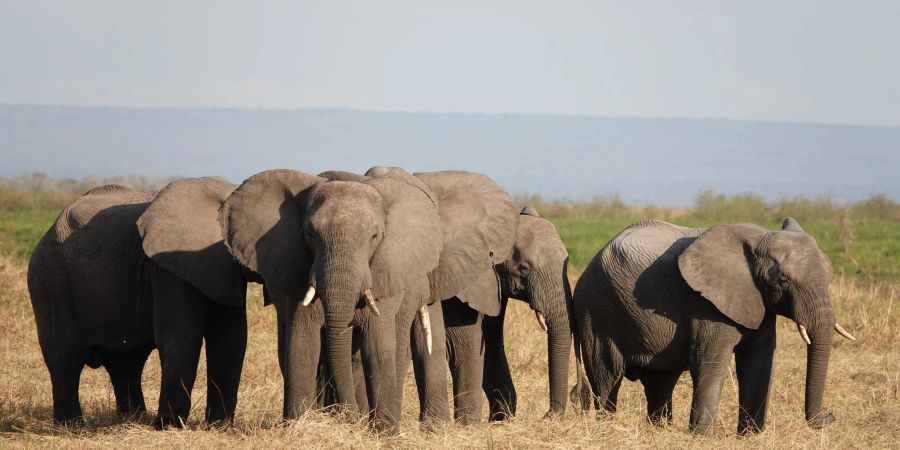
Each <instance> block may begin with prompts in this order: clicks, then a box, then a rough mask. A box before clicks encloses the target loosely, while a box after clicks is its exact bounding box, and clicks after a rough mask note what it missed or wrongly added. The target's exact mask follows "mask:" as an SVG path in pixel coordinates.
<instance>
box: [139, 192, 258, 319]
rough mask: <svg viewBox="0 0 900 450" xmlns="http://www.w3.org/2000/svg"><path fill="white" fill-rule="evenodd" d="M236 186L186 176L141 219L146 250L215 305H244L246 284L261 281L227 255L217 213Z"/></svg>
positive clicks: (159, 263) (152, 257)
mask: <svg viewBox="0 0 900 450" xmlns="http://www.w3.org/2000/svg"><path fill="white" fill-rule="evenodd" d="M236 187H237V185H235V184H232V183H229V182H227V181H225V180H224V179H222V178H218V177H203V178H182V179H179V180H176V181H173V182H171V183H169V184H168V185H167V186H166V187H165V188H164V189H162V190H161V191H160V192H159V194H157V196H156V198H155V199H154V200H153V202H151V203H150V205H149V206H148V207H147V209H146V210H145V211H144V212H143V214H141V216H140V217H139V218H138V220H137V226H138V231H139V232H140V234H141V237H142V239H143V241H142V245H143V248H144V252H145V253H146V254H147V256H149V257H150V259H152V260H153V261H154V262H155V263H156V264H158V265H159V266H160V267H162V268H164V269H166V270H168V271H169V272H172V273H173V274H175V275H177V276H178V277H179V278H181V279H183V280H185V281H187V282H188V283H190V284H191V285H193V286H194V287H196V288H197V289H199V290H200V291H201V292H203V293H204V294H206V296H208V297H209V298H211V299H213V300H214V301H216V302H219V303H222V304H225V305H229V306H237V307H243V306H244V304H245V302H246V282H247V281H261V280H259V278H258V277H257V276H256V275H255V274H253V273H251V272H250V271H248V270H246V269H245V268H243V267H242V266H241V265H240V264H239V263H238V262H237V261H235V260H234V258H233V257H232V256H231V255H230V254H229V253H228V249H226V248H225V244H224V242H223V241H222V232H221V229H220V228H219V222H218V214H219V207H220V206H221V205H222V202H223V201H225V199H226V198H227V197H228V195H229V194H231V192H232V191H234V189H235V188H236Z"/></svg>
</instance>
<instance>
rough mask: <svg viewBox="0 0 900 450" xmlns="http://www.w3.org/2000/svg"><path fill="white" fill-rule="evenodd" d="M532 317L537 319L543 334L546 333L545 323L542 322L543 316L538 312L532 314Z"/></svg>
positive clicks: (544, 321)
mask: <svg viewBox="0 0 900 450" xmlns="http://www.w3.org/2000/svg"><path fill="white" fill-rule="evenodd" d="M534 317H537V321H538V325H540V326H541V329H542V330H544V333H546V332H547V321H546V320H544V315H543V314H541V313H540V311H535V312H534Z"/></svg>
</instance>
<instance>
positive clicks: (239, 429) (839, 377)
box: [0, 258, 900, 448]
mask: <svg viewBox="0 0 900 450" xmlns="http://www.w3.org/2000/svg"><path fill="white" fill-rule="evenodd" d="M573 285H574V282H573ZM898 294H900V290H898V287H896V286H887V285H868V284H867V285H862V284H859V283H858V282H856V281H855V280H853V279H850V278H839V279H836V280H835V282H834V284H833V286H832V298H833V301H834V303H835V305H836V310H837V313H838V318H839V319H840V320H841V323H842V324H843V325H844V326H845V327H846V328H847V329H848V330H849V331H850V332H851V333H853V334H854V335H856V337H857V339H858V341H857V342H855V343H851V342H847V341H845V340H843V339H840V338H836V339H835V343H834V346H835V349H834V351H833V353H832V355H833V356H832V360H831V368H830V371H829V381H828V388H827V392H826V404H827V406H828V407H829V408H831V409H833V410H834V411H835V415H836V416H837V422H836V423H835V424H833V425H832V426H830V427H829V428H827V429H825V430H822V431H815V430H812V429H810V428H808V427H807V426H806V425H805V424H804V422H803V385H804V376H805V363H806V356H805V346H804V345H803V343H802V341H801V340H800V337H799V336H797V333H796V331H795V328H794V327H793V326H792V325H791V324H790V323H788V322H787V321H786V320H782V319H779V320H780V323H779V328H778V332H779V344H778V350H777V352H776V369H775V372H776V373H775V379H774V382H773V385H772V393H771V396H770V411H769V424H768V428H767V430H766V431H765V432H763V433H761V434H759V435H755V436H750V437H744V438H741V437H737V436H736V435H735V432H734V429H735V426H736V416H737V384H736V382H735V380H734V377H731V378H730V379H729V380H728V381H726V384H725V388H724V392H723V395H722V405H721V411H720V418H719V422H720V423H719V426H718V427H717V428H716V431H715V434H714V435H713V436H710V437H696V436H692V435H690V434H688V433H687V417H688V408H689V405H690V377H689V376H687V375H685V376H683V377H682V380H681V382H680V383H679V386H678V388H677V389H676V392H675V400H674V402H675V424H674V425H672V426H671V427H667V428H662V429H659V428H655V427H653V426H651V425H649V424H647V423H646V422H645V421H644V401H643V392H642V390H641V389H640V385H639V384H637V383H631V382H625V383H624V385H623V387H622V390H621V392H620V395H619V403H620V404H619V412H618V413H617V414H615V415H614V416H612V417H607V418H602V419H598V418H597V417H596V416H595V415H593V414H590V415H587V416H580V415H578V414H575V413H574V412H571V411H570V412H569V413H568V414H567V415H566V417H564V418H562V419H553V420H547V419H542V416H543V414H544V412H545V411H546V410H547V375H546V370H547V369H546V357H545V355H546V341H545V339H544V336H543V334H542V333H541V332H540V330H539V328H538V326H537V324H536V323H535V321H534V317H533V315H532V314H531V313H530V311H528V309H527V307H526V306H525V305H523V304H520V303H518V302H514V303H513V305H512V306H511V307H510V311H509V314H510V318H509V323H508V327H507V328H508V329H507V333H506V336H507V342H508V346H509V348H508V353H509V358H510V362H511V365H512V370H513V376H514V379H515V381H516V383H517V384H516V387H517V390H518V396H519V415H518V416H517V417H516V418H515V419H514V420H512V421H510V422H508V423H503V424H490V425H489V424H483V425H480V426H473V427H458V426H448V427H446V428H444V429H441V430H438V431H436V432H433V433H423V432H419V431H418V425H417V422H416V417H417V414H418V412H417V411H416V409H417V404H418V402H417V401H416V397H415V388H414V386H413V385H412V382H411V378H412V377H411V376H410V377H408V379H407V386H406V392H405V403H404V417H403V431H404V432H403V434H402V435H400V436H399V437H391V438H387V437H379V436H374V435H372V434H371V433H369V432H368V431H366V430H365V428H364V427H363V426H362V425H359V424H356V425H353V424H346V423H343V422H341V421H339V420H338V419H335V418H333V417H330V416H329V415H327V414H325V413H321V412H313V413H310V414H308V415H307V416H305V417H304V418H302V419H301V420H298V421H296V422H293V423H291V424H290V425H287V426H282V425H280V421H279V419H280V415H281V389H282V387H281V375H280V374H279V372H278V362H277V359H276V355H275V323H274V311H273V310H272V308H264V307H262V305H261V301H260V300H259V299H260V292H259V289H258V288H254V289H253V290H252V293H251V297H250V298H251V300H250V302H249V321H250V339H249V347H248V349H247V359H246V362H245V364H244V373H243V383H242V385H241V390H240V402H239V405H238V411H237V416H238V418H237V421H236V423H235V425H234V426H233V427H230V428H228V429H214V430H209V429H206V427H205V426H204V425H203V423H202V422H201V421H200V420H198V417H200V416H202V410H203V406H204V403H205V399H204V395H205V393H204V391H205V385H206V380H205V367H204V365H203V363H202V362H201V367H200V371H199V376H198V379H197V384H196V388H195V389H194V401H195V407H194V411H193V412H192V419H191V421H190V422H189V423H188V427H187V429H185V430H180V431H166V432H158V431H154V430H153V429H152V428H151V427H150V426H149V425H148V424H149V421H148V420H141V421H138V422H137V423H121V421H120V420H119V419H117V418H116V416H115V413H114V412H113V411H114V409H115V400H114V398H113V391H112V387H111V386H110V384H109V381H108V379H107V376H106V373H105V372H104V371H103V370H91V369H87V368H86V369H85V371H84V374H83V375H82V384H81V401H82V405H83V407H84V413H85V417H86V425H85V426H84V427H76V428H63V427H57V426H55V425H53V423H52V420H51V412H52V403H51V397H50V380H49V375H48V373H47V370H46V368H45V367H44V363H43V360H42V359H41V354H40V350H39V348H38V343H37V336H36V332H35V325H34V317H33V315H32V313H31V305H30V303H29V301H28V293H27V289H26V287H25V269H24V268H23V267H22V266H21V265H19V264H16V263H13V262H12V261H11V260H9V259H3V258H0V333H2V334H0V335H2V338H0V436H2V439H3V441H5V443H6V444H10V445H15V446H25V445H37V446H53V447H72V448H81V447H85V446H88V447H116V448H118V447H122V446H127V447H142V448H171V447H173V446H177V447H187V446H190V447H229V448H230V447H239V446H244V447H273V446H277V447H282V446H297V445H314V446H316V447H321V448H336V447H340V448H346V447H349V448H370V447H417V448H422V447H433V448H471V447H492V448H494V447H496V448H533V447H554V448H571V447H575V448H578V447H591V448H600V447H613V448H656V447H719V448H733V447H748V448H761V447H778V448H782V447H792V448H799V447H803V448H809V447H815V448H819V447H845V448H889V447H897V446H898V443H900V353H898V350H897V345H898V344H900V314H898V310H900V304H896V305H895V303H900V300H898V296H900V295H898ZM572 373H573V374H574V370H573V372H572ZM570 379H571V380H573V382H574V378H570ZM158 380H159V363H158V359H156V355H155V353H154V355H153V356H152V357H151V360H150V361H149V362H148V364H147V369H146V371H145V375H144V381H145V382H144V387H145V395H146V397H147V402H148V405H149V406H150V407H151V408H154V407H155V402H156V400H157V398H158V395H159V381H158ZM3 445H4V444H3V443H0V446H3Z"/></svg>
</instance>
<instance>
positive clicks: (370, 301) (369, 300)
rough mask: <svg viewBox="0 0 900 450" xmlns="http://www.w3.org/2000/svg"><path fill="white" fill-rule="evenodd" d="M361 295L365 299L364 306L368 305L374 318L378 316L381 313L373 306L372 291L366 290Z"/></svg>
mask: <svg viewBox="0 0 900 450" xmlns="http://www.w3.org/2000/svg"><path fill="white" fill-rule="evenodd" d="M363 295H365V297H366V305H369V308H372V312H374V313H375V315H376V316H380V315H381V311H378V307H377V306H375V297H373V296H372V290H371V289H366V291H365V292H364V293H363Z"/></svg>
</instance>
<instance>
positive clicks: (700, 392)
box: [573, 218, 835, 434]
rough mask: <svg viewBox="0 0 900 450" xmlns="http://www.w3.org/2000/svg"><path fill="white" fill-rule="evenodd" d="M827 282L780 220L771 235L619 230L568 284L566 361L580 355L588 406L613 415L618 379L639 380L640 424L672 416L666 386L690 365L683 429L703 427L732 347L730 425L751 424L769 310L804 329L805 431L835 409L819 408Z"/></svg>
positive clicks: (762, 374) (764, 394)
mask: <svg viewBox="0 0 900 450" xmlns="http://www.w3.org/2000/svg"><path fill="white" fill-rule="evenodd" d="M831 277H832V269H831V265H830V263H829V262H828V259H827V258H826V257H825V255H824V254H823V253H822V252H821V251H820V250H819V248H818V246H817V245H816V242H815V240H814V239H813V238H812V237H811V236H809V235H808V234H806V233H805V232H804V231H803V229H802V228H801V227H800V224H799V223H797V221H795V220H793V219H790V218H789V219H787V220H785V222H784V226H783V230H781V231H771V230H767V229H764V228H760V227H758V226H756V225H720V226H715V227H712V228H709V229H699V228H683V227H679V226H675V225H672V224H668V223H665V222H660V221H649V222H641V223H638V224H635V225H632V226H630V227H629V228H627V229H625V230H624V231H622V232H621V233H619V234H618V235H617V236H616V237H615V238H613V240H612V241H610V242H609V244H607V245H606V246H605V247H604V248H603V249H602V250H600V252H599V253H598V254H597V256H596V257H594V259H593V261H592V262H591V263H590V265H588V267H587V269H585V272H584V274H583V275H582V276H581V278H580V279H579V281H578V284H577V285H576V287H575V293H574V298H573V309H574V318H575V325H576V326H575V336H576V341H575V343H576V357H578V356H580V357H581V358H583V364H584V369H585V371H586V376H587V381H589V383H590V388H591V390H592V391H593V393H594V395H595V398H594V399H595V405H594V406H595V407H597V408H598V409H599V408H600V407H602V408H604V409H606V410H607V411H614V410H615V408H616V395H617V393H618V389H619V385H620V383H621V380H622V377H623V376H624V377H627V378H629V379H630V380H638V379H639V380H641V382H642V384H643V385H644V392H645V393H646V396H647V413H648V416H649V418H650V419H651V421H653V422H654V423H662V422H664V421H668V422H671V420H672V390H673V389H674V387H675V384H676V382H677V380H678V378H679V376H680V375H681V373H682V372H683V371H686V370H689V371H690V374H691V378H692V380H693V401H692V405H691V417H690V429H691V430H692V431H693V432H696V433H701V434H707V433H710V432H711V431H712V429H713V425H714V424H715V418H716V413H717V409H718V404H719V398H720V396H721V392H722V385H723V382H724V379H725V377H726V376H727V373H728V367H729V362H730V359H731V355H732V353H734V355H735V361H736V366H737V381H738V387H739V403H740V411H739V416H738V417H739V419H738V426H737V430H738V432H739V433H742V434H743V433H750V432H756V431H759V430H761V429H762V428H763V427H764V426H765V420H766V409H767V403H768V394H769V382H770V379H771V374H772V359H773V354H774V351H775V316H776V314H777V315H781V316H784V317H787V318H789V319H791V320H793V321H794V322H796V323H797V324H798V326H799V325H802V326H804V327H805V328H806V330H807V331H808V334H809V339H810V340H811V342H812V344H811V345H809V346H808V347H807V372H806V374H807V375H806V405H805V411H806V420H807V421H808V423H809V424H810V426H812V427H814V428H820V427H823V426H825V425H827V424H829V423H831V422H832V421H834V416H833V415H832V413H831V412H826V411H824V410H823V409H822V396H823V394H824V391H825V378H826V373H827V369H828V359H829V355H830V353H831V345H832V337H831V336H832V333H833V330H834V329H835V317H834V311H833V309H832V306H831V300H830V298H829V296H828V284H829V283H830V281H831ZM798 329H799V328H798ZM582 382H583V380H582V379H581V377H579V383H582ZM576 389H577V388H576ZM584 406H585V407H587V406H588V405H584Z"/></svg>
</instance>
